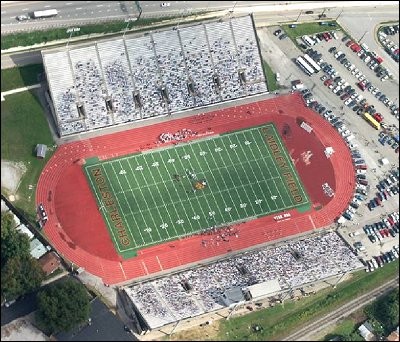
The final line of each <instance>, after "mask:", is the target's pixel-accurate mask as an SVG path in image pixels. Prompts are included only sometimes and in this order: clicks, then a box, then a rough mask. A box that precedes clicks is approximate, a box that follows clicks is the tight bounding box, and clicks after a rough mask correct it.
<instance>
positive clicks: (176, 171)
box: [167, 150, 201, 232]
mask: <svg viewBox="0 0 400 342" xmlns="http://www.w3.org/2000/svg"><path fill="white" fill-rule="evenodd" d="M173 151H174V152H175V153H176V158H172V159H175V161H177V160H179V162H180V159H179V155H178V154H177V152H176V151H175V150H173ZM167 153H168V159H171V154H170V153H169V150H168V152H167ZM171 164H172V165H173V166H174V170H175V173H176V174H179V172H178V170H177V168H176V166H175V163H171ZM181 166H182V169H183V170H184V169H185V168H184V167H183V165H182V163H181ZM174 186H175V184H174ZM176 192H177V193H178V194H179V195H180V193H179V191H178V189H176ZM182 193H183V191H182ZM185 196H186V198H187V201H188V202H189V204H190V206H191V207H192V210H193V215H194V214H195V213H196V212H195V210H194V207H193V205H192V201H191V199H190V197H189V196H188V194H187V193H186V191H185ZM181 202H182V201H180V202H179V203H181ZM174 204H175V203H174ZM182 206H183V204H182ZM186 216H187V217H188V218H189V221H188V222H189V224H190V228H191V230H192V232H196V231H198V229H194V228H193V225H192V221H193V219H192V220H190V215H188V214H187V213H186ZM196 222H197V223H198V225H199V226H201V225H200V222H198V220H197V221H196ZM199 228H201V227H199Z"/></svg>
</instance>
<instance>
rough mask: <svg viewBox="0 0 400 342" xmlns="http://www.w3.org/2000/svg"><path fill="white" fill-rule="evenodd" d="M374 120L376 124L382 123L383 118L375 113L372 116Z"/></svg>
mask: <svg viewBox="0 0 400 342" xmlns="http://www.w3.org/2000/svg"><path fill="white" fill-rule="evenodd" d="M374 119H375V120H376V121H378V122H382V121H383V116H382V114H380V113H375V114H374Z"/></svg>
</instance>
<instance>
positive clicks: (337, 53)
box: [334, 51, 343, 58]
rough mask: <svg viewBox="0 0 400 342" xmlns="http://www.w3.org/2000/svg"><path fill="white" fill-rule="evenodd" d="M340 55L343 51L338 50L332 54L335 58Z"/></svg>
mask: <svg viewBox="0 0 400 342" xmlns="http://www.w3.org/2000/svg"><path fill="white" fill-rule="evenodd" d="M340 55H343V51H338V52H336V53H335V54H334V56H335V58H338V57H339V56H340Z"/></svg>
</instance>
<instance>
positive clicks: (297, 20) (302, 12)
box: [296, 10, 303, 23]
mask: <svg viewBox="0 0 400 342" xmlns="http://www.w3.org/2000/svg"><path fill="white" fill-rule="evenodd" d="M301 13H303V10H301V11H300V13H299V16H298V17H297V18H296V23H297V21H298V20H299V18H300V16H301Z"/></svg>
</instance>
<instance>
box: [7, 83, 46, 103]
mask: <svg viewBox="0 0 400 342" xmlns="http://www.w3.org/2000/svg"><path fill="white" fill-rule="evenodd" d="M41 86H42V85H41V84H40V83H38V84H34V85H30V86H27V87H22V88H17V89H13V90H8V91H5V92H2V93H1V101H4V100H5V98H4V96H6V95H11V94H15V93H20V92H22V91H27V90H30V89H35V88H40V87H41Z"/></svg>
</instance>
